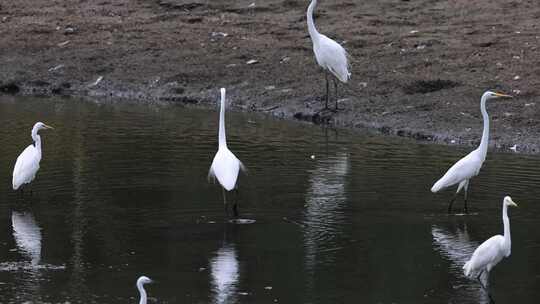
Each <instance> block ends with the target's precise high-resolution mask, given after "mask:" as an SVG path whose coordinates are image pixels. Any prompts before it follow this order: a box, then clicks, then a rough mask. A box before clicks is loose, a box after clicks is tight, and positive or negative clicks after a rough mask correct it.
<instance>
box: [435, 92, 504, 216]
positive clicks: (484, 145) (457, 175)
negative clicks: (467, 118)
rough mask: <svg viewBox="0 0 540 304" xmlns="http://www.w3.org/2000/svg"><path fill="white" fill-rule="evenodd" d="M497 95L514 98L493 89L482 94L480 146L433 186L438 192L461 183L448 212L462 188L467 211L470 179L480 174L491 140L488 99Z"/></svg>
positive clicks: (450, 209) (449, 209) (449, 211)
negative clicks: (482, 128)
mask: <svg viewBox="0 0 540 304" xmlns="http://www.w3.org/2000/svg"><path fill="white" fill-rule="evenodd" d="M497 97H509V98H512V96H510V95H504V94H500V93H495V92H491V91H487V92H485V93H484V94H483V95H482V98H481V99H480V111H481V112H482V117H483V119H484V131H483V133H482V140H481V141H480V145H479V146H478V148H476V150H474V151H472V152H471V153H469V154H467V155H466V156H465V157H463V158H462V159H460V160H459V161H458V162H457V163H455V164H454V165H453V166H452V167H450V169H448V171H447V172H446V173H445V174H444V176H443V177H442V178H441V179H439V180H438V181H437V182H436V183H435V184H434V185H433V187H431V192H433V193H436V192H439V191H440V190H442V189H444V188H447V187H450V186H453V185H455V184H458V183H459V185H458V188H457V191H456V194H455V195H454V197H453V198H452V200H450V203H449V204H448V213H451V212H452V204H453V203H454V201H455V200H456V198H457V195H458V193H459V192H460V191H461V189H464V190H465V193H464V208H463V210H464V211H465V213H467V190H468V188H469V180H470V179H471V178H473V177H474V176H477V175H478V173H479V172H480V168H482V164H483V163H484V160H485V159H486V155H487V149H488V141H489V116H488V113H487V111H486V101H487V100H488V99H491V98H497Z"/></svg>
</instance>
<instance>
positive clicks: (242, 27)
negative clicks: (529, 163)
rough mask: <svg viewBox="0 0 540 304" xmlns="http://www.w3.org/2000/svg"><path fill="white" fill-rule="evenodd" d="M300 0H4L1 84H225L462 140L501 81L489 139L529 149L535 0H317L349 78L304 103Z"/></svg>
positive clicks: (336, 120) (182, 94) (539, 12)
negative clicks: (337, 90)
mask: <svg viewBox="0 0 540 304" xmlns="http://www.w3.org/2000/svg"><path fill="white" fill-rule="evenodd" d="M307 5H308V2H307V1H296V0H266V1H255V0H239V1H207V0H194V1H190V0H185V1H182V0H101V1H82V0H81V1H78V0H70V1H51V0H19V1H3V2H2V3H1V4H0V64H1V66H2V68H1V69H0V91H1V92H3V93H4V94H36V95H83V96H94V97H104V96H106V97H124V98H130V99H141V100H145V101H160V102H172V103H212V104H214V102H215V99H216V96H217V93H218V90H217V88H219V87H222V86H224V87H227V88H228V92H229V97H230V98H231V100H232V101H233V103H234V105H235V106H236V107H238V108H239V109H244V110H248V111H262V112H268V113H271V114H273V115H276V116H280V117H284V118H291V119H307V120H315V121H316V122H325V123H330V124H334V125H340V126H350V127H368V128H374V129H377V130H379V131H380V132H382V133H389V134H397V135H401V136H408V137H413V138H417V139H419V140H429V141H439V142H447V143H455V144H469V145H471V144H476V143H477V142H478V141H479V138H480V136H481V126H482V121H481V114H480V110H479V99H480V96H481V94H482V93H483V92H484V91H485V90H486V89H498V90H501V91H504V92H507V93H511V94H513V95H516V97H517V98H515V99H513V100H507V101H502V100H501V101H493V102H491V103H490V104H489V105H488V111H489V112H490V114H491V118H492V133H491V134H492V136H491V139H492V144H493V145H495V146H497V147H499V148H502V149H506V148H507V147H509V146H513V145H514V144H517V145H518V150H519V151H520V152H531V153H537V152H538V151H540V136H539V135H540V128H539V127H540V119H539V115H538V114H539V108H540V103H539V101H540V100H538V96H539V95H540V94H539V93H540V91H539V90H540V85H539V84H540V50H539V43H540V31H539V26H538V24H539V23H538V20H539V18H540V6H539V5H538V3H537V1H536V0H530V1H527V0H515V1H508V0H476V1H470V0H452V1H448V0H425V1H408V0H365V1H353V0H341V1H335V0H332V1H330V0H321V1H320V3H319V6H318V9H317V16H316V21H315V22H316V24H317V26H318V28H319V31H321V32H322V33H325V34H327V35H328V36H330V37H332V38H334V39H336V40H337V41H338V42H341V43H343V45H344V47H345V48H346V49H347V50H348V52H349V53H350V55H351V57H352V79H351V82H350V84H348V85H347V87H345V88H343V87H342V90H341V98H342V99H341V100H340V106H341V107H342V108H344V110H342V111H339V113H337V114H334V113H323V115H315V116H314V115H313V114H314V113H315V111H317V110H318V109H319V108H320V107H321V100H322V97H323V94H324V82H323V81H324V76H323V74H322V73H321V71H320V70H319V68H318V66H317V64H316V63H315V60H314V57H313V53H312V50H311V41H310V39H309V36H308V34H307V29H306V21H305V9H306V7H307ZM248 62H254V63H252V64H248ZM98 80H100V81H98ZM0 96H1V95H0Z"/></svg>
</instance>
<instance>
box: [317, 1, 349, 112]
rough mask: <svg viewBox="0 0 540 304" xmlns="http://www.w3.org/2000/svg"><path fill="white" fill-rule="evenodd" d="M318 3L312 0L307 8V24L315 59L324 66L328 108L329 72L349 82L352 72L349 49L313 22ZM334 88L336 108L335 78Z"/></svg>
mask: <svg viewBox="0 0 540 304" xmlns="http://www.w3.org/2000/svg"><path fill="white" fill-rule="evenodd" d="M316 5H317V0H312V1H311V3H310V4H309V6H308V9H307V25H308V31H309V36H310V37H311V41H312V42H313V52H314V53H315V59H316V60H317V63H318V64H319V65H320V66H321V67H322V68H323V70H324V75H325V79H326V103H325V109H328V98H329V92H328V72H330V73H332V75H334V76H335V77H336V78H337V79H338V80H339V81H341V82H343V83H347V81H348V80H349V78H350V76H351V73H349V62H348V59H347V55H348V54H347V51H345V49H344V48H343V47H342V46H341V45H339V43H337V42H335V41H334V40H332V39H330V38H328V37H326V36H325V35H323V34H320V33H319V32H318V31H317V29H316V28H315V23H314V22H313V10H314V9H315V6H316ZM333 82H334V88H335V91H336V108H335V109H336V110H337V109H338V104H337V86H338V84H337V82H336V80H335V79H333Z"/></svg>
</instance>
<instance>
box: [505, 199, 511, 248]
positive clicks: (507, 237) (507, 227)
mask: <svg viewBox="0 0 540 304" xmlns="http://www.w3.org/2000/svg"><path fill="white" fill-rule="evenodd" d="M503 225H504V247H505V249H506V256H509V255H510V248H511V246H512V241H511V240H510V219H509V218H508V205H506V204H504V207H503Z"/></svg>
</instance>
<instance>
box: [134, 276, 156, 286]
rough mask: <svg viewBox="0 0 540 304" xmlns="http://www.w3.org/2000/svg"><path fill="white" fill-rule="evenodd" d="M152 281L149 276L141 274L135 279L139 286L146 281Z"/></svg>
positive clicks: (146, 282)
mask: <svg viewBox="0 0 540 304" xmlns="http://www.w3.org/2000/svg"><path fill="white" fill-rule="evenodd" d="M152 282H153V281H152V280H151V279H150V278H149V277H146V276H141V277H140V278H139V279H138V280H137V285H139V286H141V285H144V284H148V283H152Z"/></svg>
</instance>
